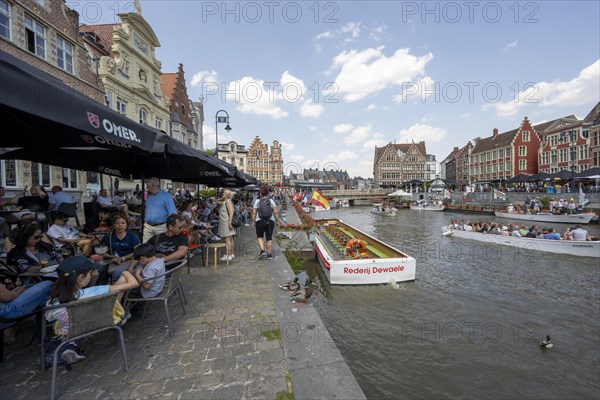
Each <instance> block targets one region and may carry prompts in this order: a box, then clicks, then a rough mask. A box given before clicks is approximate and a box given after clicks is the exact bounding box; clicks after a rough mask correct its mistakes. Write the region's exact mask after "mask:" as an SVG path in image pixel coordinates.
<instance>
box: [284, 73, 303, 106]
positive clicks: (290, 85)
mask: <svg viewBox="0 0 600 400" xmlns="http://www.w3.org/2000/svg"><path fill="white" fill-rule="evenodd" d="M279 83H280V85H281V92H282V96H283V99H284V100H285V101H286V102H288V103H297V102H299V101H301V100H303V99H304V97H305V94H306V93H307V92H308V89H307V88H306V85H305V84H304V81H303V80H302V79H300V78H296V77H295V76H294V75H292V74H290V73H289V71H285V72H284V73H283V74H282V75H281V79H280V80H279Z"/></svg>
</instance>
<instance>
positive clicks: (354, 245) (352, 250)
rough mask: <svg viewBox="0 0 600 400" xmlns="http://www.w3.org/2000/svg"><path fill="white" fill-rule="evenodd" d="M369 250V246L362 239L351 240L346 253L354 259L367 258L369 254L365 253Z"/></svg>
mask: <svg viewBox="0 0 600 400" xmlns="http://www.w3.org/2000/svg"><path fill="white" fill-rule="evenodd" d="M366 248H367V244H366V243H365V242H363V241H362V240H360V239H350V240H348V241H347V242H346V253H348V255H349V256H350V257H352V258H359V257H362V258H365V257H368V254H367V253H366V252H365V251H363V250H364V249H366Z"/></svg>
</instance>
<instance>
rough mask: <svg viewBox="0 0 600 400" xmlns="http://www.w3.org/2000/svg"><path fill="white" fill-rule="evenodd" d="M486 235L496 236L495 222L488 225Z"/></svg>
mask: <svg viewBox="0 0 600 400" xmlns="http://www.w3.org/2000/svg"><path fill="white" fill-rule="evenodd" d="M487 233H489V234H490V235H497V234H498V225H496V223H495V222H492V224H491V225H490V229H489V230H488V231H487Z"/></svg>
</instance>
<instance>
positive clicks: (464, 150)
mask: <svg viewBox="0 0 600 400" xmlns="http://www.w3.org/2000/svg"><path fill="white" fill-rule="evenodd" d="M472 150H473V143H471V142H469V143H467V144H466V145H465V146H463V147H461V148H459V147H455V148H454V149H453V150H452V152H451V153H450V154H448V156H447V157H446V158H445V159H444V161H442V162H441V163H440V169H441V171H442V172H441V173H440V177H441V178H442V179H446V180H448V181H450V182H453V183H457V184H467V183H469V157H470V155H471V151H472Z"/></svg>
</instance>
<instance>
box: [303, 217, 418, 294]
mask: <svg viewBox="0 0 600 400" xmlns="http://www.w3.org/2000/svg"><path fill="white" fill-rule="evenodd" d="M315 224H316V225H315V226H316V232H315V242H314V243H315V250H316V252H317V258H318V260H319V264H320V265H321V268H322V269H323V272H324V273H325V276H326V277H327V279H328V280H329V282H330V283H331V284H332V285H372V284H381V283H390V282H391V281H393V282H404V281H414V280H415V271H416V261H415V259H414V258H412V257H410V256H408V255H407V254H405V253H403V252H401V251H400V250H398V249H395V248H394V247H392V246H390V245H388V244H386V243H384V242H382V241H380V240H378V239H376V238H374V237H372V236H369V235H367V234H366V233H364V232H362V231H360V230H359V229H357V228H354V227H352V226H350V225H348V224H346V223H344V222H343V221H341V220H339V219H335V218H330V219H317V220H315Z"/></svg>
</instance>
